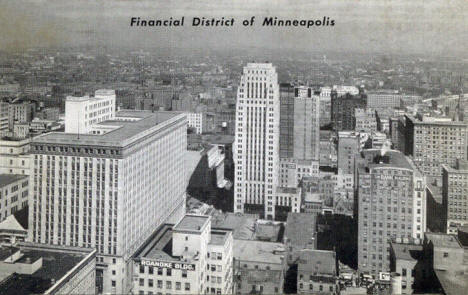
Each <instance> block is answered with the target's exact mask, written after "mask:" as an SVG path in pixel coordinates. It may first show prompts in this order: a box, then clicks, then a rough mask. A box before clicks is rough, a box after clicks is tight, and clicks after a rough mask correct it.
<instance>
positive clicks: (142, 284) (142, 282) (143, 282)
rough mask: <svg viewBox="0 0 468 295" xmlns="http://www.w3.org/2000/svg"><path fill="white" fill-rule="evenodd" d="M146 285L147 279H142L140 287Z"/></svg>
mask: <svg viewBox="0 0 468 295" xmlns="http://www.w3.org/2000/svg"><path fill="white" fill-rule="evenodd" d="M144 285H145V279H140V287H143V286H144Z"/></svg>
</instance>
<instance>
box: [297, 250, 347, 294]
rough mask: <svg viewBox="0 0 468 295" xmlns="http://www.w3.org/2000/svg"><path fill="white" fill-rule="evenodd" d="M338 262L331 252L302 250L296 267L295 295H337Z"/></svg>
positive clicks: (334, 254)
mask: <svg viewBox="0 0 468 295" xmlns="http://www.w3.org/2000/svg"><path fill="white" fill-rule="evenodd" d="M337 278H338V260H337V259H336V253H335V252H333V251H323V250H304V251H302V252H300V254H299V260H298V265H297V294H330V295H334V294H338V293H339V289H338V280H337Z"/></svg>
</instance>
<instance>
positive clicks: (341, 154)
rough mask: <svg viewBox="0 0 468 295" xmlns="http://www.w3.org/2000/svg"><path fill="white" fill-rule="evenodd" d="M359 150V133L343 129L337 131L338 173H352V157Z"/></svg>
mask: <svg viewBox="0 0 468 295" xmlns="http://www.w3.org/2000/svg"><path fill="white" fill-rule="evenodd" d="M359 150H360V142H359V133H355V132H345V131H343V132H339V133H338V173H341V174H353V173H354V157H355V155H356V154H358V153H359Z"/></svg>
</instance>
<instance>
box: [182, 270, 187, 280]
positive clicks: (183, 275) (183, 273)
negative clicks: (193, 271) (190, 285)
mask: <svg viewBox="0 0 468 295" xmlns="http://www.w3.org/2000/svg"><path fill="white" fill-rule="evenodd" d="M182 277H183V278H186V277H187V271H186V270H185V269H184V270H182Z"/></svg>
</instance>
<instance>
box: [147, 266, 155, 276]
mask: <svg viewBox="0 0 468 295" xmlns="http://www.w3.org/2000/svg"><path fill="white" fill-rule="evenodd" d="M148 273H149V274H150V275H152V274H153V273H154V269H153V267H152V266H149V267H148Z"/></svg>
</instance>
